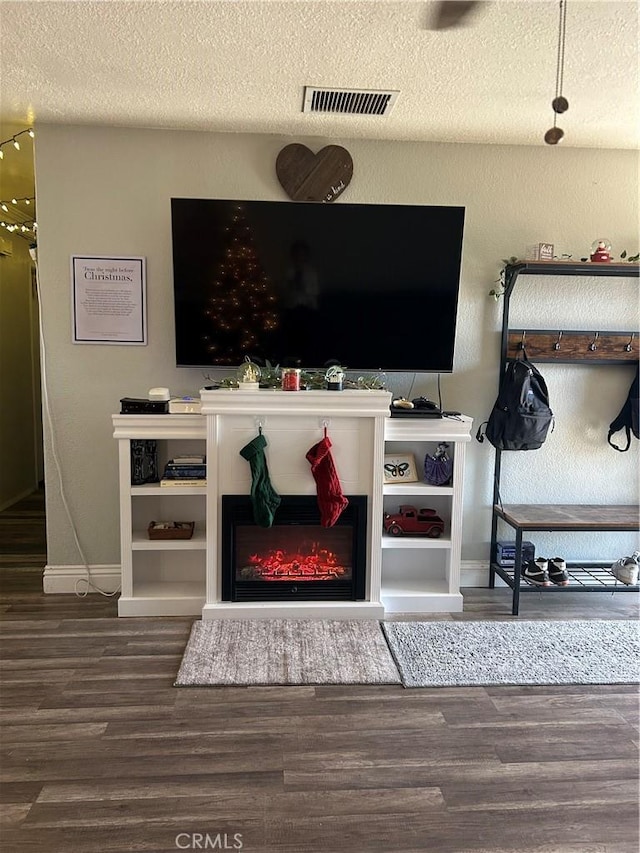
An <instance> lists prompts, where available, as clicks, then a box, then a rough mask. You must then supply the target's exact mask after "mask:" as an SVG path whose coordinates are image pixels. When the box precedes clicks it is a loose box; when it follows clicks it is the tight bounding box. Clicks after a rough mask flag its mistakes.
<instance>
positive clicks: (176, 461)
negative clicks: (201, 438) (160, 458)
mask: <svg viewBox="0 0 640 853" xmlns="http://www.w3.org/2000/svg"><path fill="white" fill-rule="evenodd" d="M206 461H207V457H206V456H205V455H204V454H202V453H192V454H184V455H183V456H174V457H173V459H170V460H169V462H168V463H167V464H168V465H204V463H205V462H206Z"/></svg>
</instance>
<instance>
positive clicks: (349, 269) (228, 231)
mask: <svg viewBox="0 0 640 853" xmlns="http://www.w3.org/2000/svg"><path fill="white" fill-rule="evenodd" d="M464 213H465V209H464V208H463V207H436V206H428V205H427V206H421V205H398V204H389V205H385V204H347V203H343V202H341V201H340V202H334V203H332V204H322V203H312V202H287V201H241V200H233V199H187V198H174V199H172V200H171V221H172V249H173V282H174V298H175V299H174V301H175V332H176V363H177V365H178V366H181V367H203V368H212V367H228V366H232V365H236V366H237V365H239V364H240V363H241V362H242V361H244V359H245V356H249V357H250V358H252V359H255V360H256V361H258V363H263V364H264V363H265V362H266V361H269V362H270V363H271V365H282V366H284V365H289V366H291V365H296V366H301V367H303V368H307V369H319V368H323V367H326V366H327V365H329V364H340V365H342V366H343V367H345V368H347V369H349V370H355V371H372V372H373V371H405V372H414V371H424V372H438V373H439V372H445V373H446V372H450V371H451V370H452V369H453V356H454V345H455V337H456V317H457V307H458V292H459V282H460V266H461V258H462V238H463V227H464Z"/></svg>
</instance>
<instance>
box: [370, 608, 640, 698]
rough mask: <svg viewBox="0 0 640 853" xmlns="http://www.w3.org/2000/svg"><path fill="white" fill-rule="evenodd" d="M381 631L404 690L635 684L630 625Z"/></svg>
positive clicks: (637, 635) (638, 640)
mask: <svg viewBox="0 0 640 853" xmlns="http://www.w3.org/2000/svg"><path fill="white" fill-rule="evenodd" d="M383 630H384V632H385V635H386V637H387V641H388V643H389V646H390V648H391V651H392V653H393V656H394V659H395V661H396V663H397V665H398V669H399V670H400V675H401V676H402V683H403V684H404V686H405V687H451V686H456V687H458V686H473V685H484V686H488V685H492V684H512V685H519V684H621V683H635V682H637V681H639V680H640V679H639V676H640V631H639V628H638V623H637V622H635V621H623V620H620V621H597V620H594V621H558V622H554V621H537V622H531V621H513V622H384V623H383Z"/></svg>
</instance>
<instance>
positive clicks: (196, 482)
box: [160, 477, 207, 489]
mask: <svg viewBox="0 0 640 853" xmlns="http://www.w3.org/2000/svg"><path fill="white" fill-rule="evenodd" d="M206 485H207V481H206V478H205V477H197V478H192V479H182V478H181V479H179V480H173V479H168V478H167V477H163V478H162V480H160V487H161V488H168V489H173V488H176V489H181V488H184V487H186V486H206Z"/></svg>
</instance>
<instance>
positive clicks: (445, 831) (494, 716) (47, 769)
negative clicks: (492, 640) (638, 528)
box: [0, 498, 638, 853]
mask: <svg viewBox="0 0 640 853" xmlns="http://www.w3.org/2000/svg"><path fill="white" fill-rule="evenodd" d="M21 503H22V502H21ZM36 503H37V498H34V499H30V500H29V501H27V502H26V503H25V505H24V506H21V505H16V506H15V507H13V508H11V510H7V511H5V513H0V550H1V551H2V553H3V556H2V558H1V562H0V584H1V589H0V608H1V612H2V617H3V618H2V622H1V624H0V630H1V645H0V649H1V668H2V669H1V671H2V681H1V688H2V689H1V692H0V705H1V708H0V711H1V714H2V729H1V737H0V751H1V777H2V784H1V786H0V797H1V801H2V809H3V817H2V823H1V834H0V848H1V849H2V851H3V853H23V851H33V853H36V851H38V853H42V851H46V853H108V851H133V850H136V851H153V853H165V851H176V850H180V849H184V850H194V849H202V850H205V849H210V850H216V849H217V850H224V849H242V850H244V851H251V853H275V851H281V852H282V853H339V851H351V853H359V851H362V853H364V851H379V853H418V851H420V853H426V851H428V853H450V851H451V853H453V851H456V853H462V851H468V853H481V852H482V853H489V851H490V853H507V851H509V853H512V851H518V853H637V850H638V763H637V739H638V692H637V689H636V688H635V687H633V686H621V685H604V686H565V687H552V686H548V687H495V688H455V689H454V688H441V689H414V690H405V689H403V688H402V687H396V686H386V687H365V686H362V687H338V686H336V687H333V686H327V687H272V688H264V687H262V688H248V687H242V688H218V689H215V688H214V689H207V688H180V689H178V688H174V687H173V686H172V684H173V679H174V677H175V675H176V672H177V668H178V665H179V663H180V660H181V656H182V652H183V650H184V646H185V642H186V639H187V636H188V634H189V629H190V626H191V623H192V621H193V620H192V619H190V618H172V619H160V618H147V619H140V618H135V619H118V618H116V602H115V601H114V600H113V599H105V598H102V597H101V596H98V595H91V596H89V597H88V598H87V599H78V598H76V597H74V596H71V595H64V596H62V595H56V596H52V595H47V596H45V595H44V594H43V593H42V591H41V589H42V583H41V575H42V566H43V565H44V559H45V558H44V533H43V522H44V513H43V512H42V507H41V506H40V508H39V509H37V508H36ZM12 542H13V543H14V544H12ZM12 549H13V550H12ZM38 561H40V562H38ZM464 599H465V610H464V612H463V613H461V614H452V615H451V616H445V617H443V616H442V615H439V616H437V617H435V618H455V619H511V618H512V617H511V616H510V615H509V613H510V595H509V591H507V590H493V591H490V590H488V589H468V590H465V591H464ZM518 618H520V619H523V618H526V619H529V618H531V619H560V618H562V619H565V618H587V619H588V618H605V619H608V618H615V619H619V618H620V619H627V618H633V619H636V618H637V598H636V596H635V595H632V594H617V595H614V596H612V595H611V594H600V593H587V594H569V593H568V594H567V595H564V594H556V595H553V596H551V597H546V598H545V597H544V595H543V594H542V593H541V594H539V595H538V594H529V595H527V596H526V597H525V598H524V601H523V604H522V611H521V615H520V617H518ZM535 654H536V650H535V648H532V649H531V655H532V656H535ZM240 844H242V847H241V848H240V846H239V845H240ZM234 845H235V846H234Z"/></svg>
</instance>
